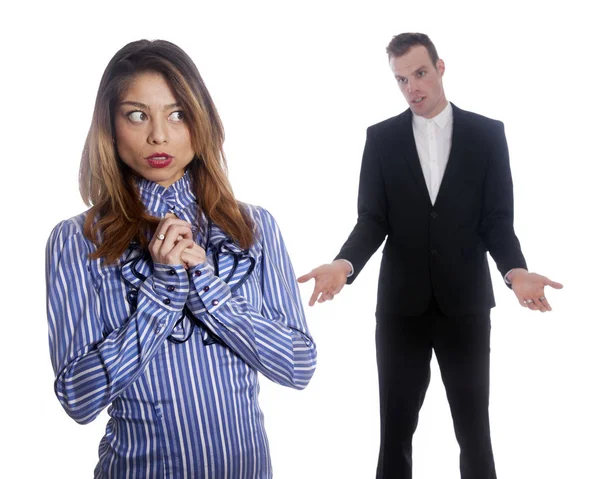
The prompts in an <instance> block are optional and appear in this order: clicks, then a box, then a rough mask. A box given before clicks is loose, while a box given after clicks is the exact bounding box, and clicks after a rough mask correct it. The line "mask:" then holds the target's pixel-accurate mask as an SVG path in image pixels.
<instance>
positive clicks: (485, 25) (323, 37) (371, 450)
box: [0, 0, 600, 479]
mask: <svg viewBox="0 0 600 479" xmlns="http://www.w3.org/2000/svg"><path fill="white" fill-rule="evenodd" d="M551 3H552V2H540V3H539V4H535V2H526V1H521V2H514V3H511V2H495V3H493V4H492V3H490V6H487V2H481V1H480V2H464V1H457V2H451V1H440V0H430V1H428V2H401V1H388V2H384V1H376V0H370V1H368V2H367V1H364V2H354V3H353V2H349V1H347V2H327V1H321V2H315V3H311V2H309V1H308V2H307V1H303V2H287V1H280V2H269V3H267V2H242V1H239V2H215V1H210V2H201V1H195V2H176V1H171V2H154V1H147V2H129V1H125V0H122V1H119V2H115V1H112V0H110V1H109V0H104V1H103V2H94V3H93V4H92V3H90V4H89V6H88V5H87V4H84V3H83V2H81V3H77V4H76V3H73V4H72V5H69V4H67V3H64V2H60V1H59V2H42V1H39V2H21V3H19V6H18V7H17V6H14V4H16V2H13V6H10V7H6V6H4V7H1V8H2V11H1V12H0V16H1V17H2V20H3V22H2V23H3V24H4V27H3V30H2V31H1V32H0V35H1V43H0V45H2V60H1V62H2V63H1V70H2V74H1V75H0V82H1V86H2V88H1V92H2V100H1V104H2V115H0V122H1V127H2V128H1V130H0V131H1V132H2V135H1V137H0V138H1V140H0V141H1V142H2V152H3V153H4V156H3V158H2V171H3V173H4V178H5V180H4V187H3V188H2V193H1V194H2V205H3V209H4V211H3V216H4V218H5V226H4V228H3V232H2V234H1V235H0V241H1V244H0V247H1V251H2V252H3V256H4V257H3V259H2V265H3V274H2V275H1V281H2V288H1V291H2V298H3V299H2V304H3V305H4V308H3V312H2V323H3V324H4V334H3V335H2V339H1V340H0V341H1V347H0V355H1V357H0V359H1V361H0V367H1V368H2V372H1V378H2V394H1V396H0V401H2V404H1V411H2V412H3V421H2V426H1V430H2V437H3V444H4V445H3V446H2V449H1V451H2V461H1V465H0V475H2V477H10V478H38V477H47V478H62V479H68V478H73V479H81V478H84V477H91V476H92V470H93V468H94V466H95V464H96V461H97V446H98V443H99V441H100V438H101V437H102V435H103V431H104V427H105V423H106V420H107V417H106V413H103V414H102V415H101V416H100V417H99V418H98V419H97V420H96V421H94V422H93V423H92V424H90V425H87V426H79V425H77V424H76V423H75V422H73V421H72V420H71V419H69V418H68V416H67V415H66V414H65V413H64V412H63V410H62V408H61V407H60V405H59V403H58V401H57V400H56V398H55V396H54V392H53V373H52V368H51V365H50V359H49V354H48V341H47V326H46V317H45V289H44V248H45V242H46V239H47V237H48V234H49V233H50V230H51V228H52V227H53V226H54V225H55V224H56V223H58V222H59V221H60V220H62V219H64V218H67V217H70V216H73V215H75V214H77V213H79V212H81V211H83V209H84V205H83V203H82V202H81V199H80V198H79V194H78V190H77V173H78V164H79V157H80V154H81V149H82V146H83V142H84V139H85V135H86V133H87V129H88V127H89V123H90V118H91V114H92V108H93V103H94V98H95V94H96V89H97V87H98V83H99V81H100V76H101V74H102V72H103V70H104V68H105V66H106V64H107V62H108V61H109V59H110V58H111V57H112V55H113V54H114V53H115V52H116V51H117V50H118V49H119V48H120V47H122V46H123V45H124V44H125V43H127V42H129V41H132V40H137V39H140V38H151V39H154V38H164V39H168V40H171V41H173V42H175V43H177V44H178V45H180V46H181V47H182V48H183V49H184V50H186V51H187V52H188V53H189V54H190V56H191V57H192V58H193V59H194V60H195V62H196V64H197V65H198V68H199V69H200V72H201V73H202V75H203V77H204V79H205V81H206V83H207V86H208V88H209V90H210V92H211V94H212V96H213V99H214V101H215V103H216V105H217V108H218V109H219V111H220V113H221V116H222V118H223V121H224V124H225V129H226V135H227V141H226V144H225V148H226V153H227V155H228V161H229V166H230V177H231V181H232V183H233V186H234V189H235V192H236V195H237V197H238V198H239V199H241V200H243V201H246V202H250V203H254V204H259V205H262V206H264V207H266V208H267V209H269V210H270V211H271V212H272V213H273V214H274V216H275V217H276V218H277V219H278V222H279V224H280V227H281V229H282V231H283V234H284V237H285V239H286V243H287V246H288V250H289V252H290V255H291V257H292V260H293V263H294V267H295V270H296V273H297V275H300V274H303V273H305V272H307V271H309V270H310V269H312V268H313V267H315V266H317V265H319V264H321V263H323V262H328V261H330V260H331V259H332V258H333V257H334V255H335V254H336V253H337V251H338V249H339V247H340V246H341V245H342V243H343V241H344V240H345V239H346V237H347V235H348V234H349V232H350V230H351V228H352V227H353V225H354V221H355V215H356V194H357V186H358V174H359V168H360V159H361V155H362V148H363V144H364V138H365V129H366V127H367V126H369V125H371V124H373V123H376V122H378V121H380V120H383V119H385V118H388V117H390V116H393V115H396V114H397V113H399V112H400V111H402V110H404V109H405V107H406V106H405V103H404V100H403V98H402V96H401V94H400V92H399V91H398V89H397V87H396V85H395V83H394V80H393V77H392V75H391V73H390V72H389V69H388V66H387V61H386V55H385V46H386V45H387V43H388V42H389V40H390V39H391V37H392V36H393V35H395V34H397V33H400V32H403V31H423V32H425V33H428V34H429V35H430V37H431V38H432V40H433V41H434V43H435V44H436V45H437V47H438V51H439V54H440V57H441V58H443V59H444V60H445V62H446V75H445V88H446V94H447V97H448V98H449V99H450V100H451V101H453V102H454V103H455V104H457V105H458V106H459V107H461V108H464V109H467V110H472V111H476V112H478V113H481V114H484V115H486V116H490V117H492V118H497V119H501V120H503V121H504V123H505V126H506V133H507V137H508V142H509V147H510V152H511V162H512V171H513V177H514V185H515V202H516V218H515V227H516V230H517V234H518V236H519V238H520V240H521V243H522V246H523V250H524V252H525V255H526V257H527V260H528V262H529V264H530V268H531V269H532V270H533V271H536V272H539V273H542V274H546V275H548V276H550V277H551V278H552V279H555V280H557V281H561V282H563V283H564V284H565V288H564V290H562V291H559V292H554V291H548V294H547V296H548V298H549V299H550V301H551V303H552V305H553V306H554V311H553V312H552V313H549V314H548V313H546V314H544V315H540V313H534V312H531V311H528V310H524V309H523V308H521V307H520V306H519V305H518V304H517V302H516V300H515V298H514V296H513V294H512V292H511V291H510V290H508V289H507V288H505V287H504V286H503V284H502V279H501V277H500V274H499V273H498V272H497V271H496V269H495V267H494V265H493V264H492V265H491V266H492V269H493V271H494V283H495V291H496V297H497V304H498V306H497V308H495V309H494V310H493V311H492V324H493V326H492V389H491V406H490V409H491V421H492V434H493V443H494V448H495V454H496V462H497V469H498V475H499V477H500V478H504V479H506V478H510V479H532V478H534V479H535V478H546V479H553V478H561V479H565V478H568V479H571V478H574V479H591V478H599V477H600V466H599V465H598V462H597V455H598V452H599V450H600V447H599V446H600V439H599V428H600V413H599V408H598V403H599V400H600V393H599V391H598V385H599V380H598V371H599V360H598V353H597V350H596V347H597V344H598V336H599V333H600V327H599V326H598V321H599V317H600V315H599V314H598V305H597V297H598V294H597V291H596V284H594V282H596V283H597V278H598V267H599V265H600V262H599V260H598V246H599V242H598V234H597V230H598V228H597V223H598V213H599V207H600V201H599V200H598V196H599V195H598V186H599V185H598V181H599V180H598V175H599V173H600V168H599V167H598V162H599V160H600V155H599V154H598V148H597V136H598V127H599V126H600V122H599V121H598V111H599V106H600V104H599V100H598V87H597V81H598V73H599V72H598V67H597V64H598V61H597V58H596V57H597V48H598V46H600V42H599V39H600V37H599V35H598V33H595V31H597V29H596V25H595V24H594V23H595V22H593V15H592V14H591V10H590V9H589V8H591V7H589V8H588V7H585V6H584V5H585V4H586V3H587V2H585V1H581V2H580V1H577V0H576V1H570V2H568V3H566V4H562V5H561V7H560V8H559V7H558V6H556V7H555V6H552V4H551ZM590 3H591V2H590ZM549 4H550V5H549ZM491 5H493V6H491ZM379 258H380V254H379V253H376V254H375V255H374V257H373V259H372V260H371V262H370V263H369V264H368V265H367V267H366V268H365V270H364V271H363V272H362V273H361V275H360V277H359V278H358V279H357V281H356V282H355V284H354V285H352V286H350V287H347V288H346V289H344V290H343V291H342V293H341V294H340V295H339V296H338V297H336V299H335V300H334V301H333V302H330V303H327V304H324V305H317V306H315V307H314V308H308V307H307V308H306V309H307V311H306V312H307V317H308V322H309V326H310V328H311V331H312V333H313V335H314V337H315V340H316V341H317V345H318V350H319V365H318V368H317V371H316V373H315V376H314V378H313V380H312V382H311V384H310V385H309V387H308V388H307V389H306V390H305V391H302V392H297V391H292V390H286V389H284V388H283V387H280V386H276V385H274V384H271V383H269V381H268V380H266V379H264V378H263V379H262V381H261V383H262V392H261V404H262V408H263V410H264V412H265V417H266V426H267V432H268V435H269V438H270V444H271V453H272V460H273V465H274V469H275V478H276V479H305V478H314V479H338V478H340V479H364V478H370V477H374V470H375V464H376V459H377V449H378V437H379V436H378V435H379V426H378V399H377V376H376V368H375V351H374V310H375V294H376V282H377V273H378V268H379ZM301 291H302V295H303V299H304V302H305V304H306V303H307V302H308V298H309V297H310V292H311V287H310V286H302V288H301ZM432 368H433V374H432V381H431V386H430V388H429V391H428V393H427V397H426V400H425V404H424V407H423V410H422V413H421V418H420V424H419V428H418V430H417V433H416V436H415V441H414V477H415V479H430V478H435V479H439V478H442V479H457V478H458V477H459V473H458V447H457V446H456V442H455V439H454V435H453V430H452V422H451V418H450V412H449V409H448V406H447V403H446V398H445V394H444V391H443V387H442V384H441V380H440V377H439V371H438V369H437V365H436V364H435V361H434V362H433V363H432Z"/></svg>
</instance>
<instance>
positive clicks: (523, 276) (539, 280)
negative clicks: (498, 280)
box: [507, 268, 563, 313]
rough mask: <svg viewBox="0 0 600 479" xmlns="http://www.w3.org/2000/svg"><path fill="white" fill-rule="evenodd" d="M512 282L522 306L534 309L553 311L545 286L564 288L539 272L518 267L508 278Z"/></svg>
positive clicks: (543, 311)
mask: <svg viewBox="0 0 600 479" xmlns="http://www.w3.org/2000/svg"><path fill="white" fill-rule="evenodd" d="M507 279H508V280H509V281H510V282H511V284H512V289H513V291H514V293H515V296H516V297H517V298H518V300H519V303H520V304H521V306H523V307H526V308H529V309H531V310H532V311H541V312H542V313H545V312H546V311H552V308H551V307H550V303H549V302H548V299H546V296H545V295H544V287H545V286H551V287H552V288H554V289H562V287H563V285H562V284H560V283H557V282H556V281H552V280H550V279H548V278H546V277H545V276H542V275H540V274H537V273H530V272H529V271H527V270H526V269H522V268H517V269H515V270H513V271H511V273H510V275H509V276H508V278H507Z"/></svg>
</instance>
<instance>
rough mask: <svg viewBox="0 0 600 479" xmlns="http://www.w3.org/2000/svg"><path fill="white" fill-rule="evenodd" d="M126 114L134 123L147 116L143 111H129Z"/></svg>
mask: <svg viewBox="0 0 600 479" xmlns="http://www.w3.org/2000/svg"><path fill="white" fill-rule="evenodd" d="M127 116H128V117H129V119H130V120H131V121H133V122H134V123H141V122H142V121H144V120H146V119H147V118H148V117H147V116H146V114H145V113H144V112H143V111H131V112H129V113H127Z"/></svg>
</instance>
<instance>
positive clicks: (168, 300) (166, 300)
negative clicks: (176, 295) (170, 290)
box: [163, 298, 171, 304]
mask: <svg viewBox="0 0 600 479" xmlns="http://www.w3.org/2000/svg"><path fill="white" fill-rule="evenodd" d="M163 303H165V304H171V300H170V299H169V298H165V299H163Z"/></svg>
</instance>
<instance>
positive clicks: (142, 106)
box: [121, 100, 181, 110]
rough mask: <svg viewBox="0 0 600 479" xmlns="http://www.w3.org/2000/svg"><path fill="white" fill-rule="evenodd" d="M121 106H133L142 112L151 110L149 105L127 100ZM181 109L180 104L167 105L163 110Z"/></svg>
mask: <svg viewBox="0 0 600 479" xmlns="http://www.w3.org/2000/svg"><path fill="white" fill-rule="evenodd" d="M121 105H131V106H134V107H136V108H139V109H141V110H150V109H151V108H150V107H149V106H148V105H145V104H144V103H140V102H139V101H130V100H125V101H122V102H121ZM179 107H181V105H180V104H179V103H170V104H168V105H165V106H164V108H163V110H170V109H171V108H179Z"/></svg>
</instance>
